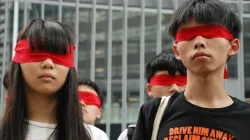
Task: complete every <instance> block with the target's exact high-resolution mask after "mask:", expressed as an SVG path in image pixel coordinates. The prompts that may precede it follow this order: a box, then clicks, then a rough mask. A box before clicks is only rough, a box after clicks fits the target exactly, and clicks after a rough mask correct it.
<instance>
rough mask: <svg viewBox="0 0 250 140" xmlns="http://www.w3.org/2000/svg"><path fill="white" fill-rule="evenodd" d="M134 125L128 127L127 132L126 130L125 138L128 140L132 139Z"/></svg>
mask: <svg viewBox="0 0 250 140" xmlns="http://www.w3.org/2000/svg"><path fill="white" fill-rule="evenodd" d="M135 126H136V125H135V124H134V125H129V126H128V128H127V130H128V134H127V137H128V140H132V138H133V134H134V131H135Z"/></svg>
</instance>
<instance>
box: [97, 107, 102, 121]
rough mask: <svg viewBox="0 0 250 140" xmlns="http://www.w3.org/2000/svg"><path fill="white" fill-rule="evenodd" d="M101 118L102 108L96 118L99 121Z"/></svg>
mask: <svg viewBox="0 0 250 140" xmlns="http://www.w3.org/2000/svg"><path fill="white" fill-rule="evenodd" d="M101 116H102V108H99V109H98V112H97V116H96V118H97V119H100V118H101Z"/></svg>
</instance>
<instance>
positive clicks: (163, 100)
mask: <svg viewBox="0 0 250 140" xmlns="http://www.w3.org/2000/svg"><path fill="white" fill-rule="evenodd" d="M170 97H171V96H163V97H161V103H160V105H159V107H158V110H157V113H156V115H155V120H154V126H153V131H152V136H151V140H156V138H157V134H158V130H159V126H160V123H161V119H162V115H163V113H164V110H165V108H166V107H167V105H168V101H169V99H170Z"/></svg>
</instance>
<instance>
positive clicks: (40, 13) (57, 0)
mask: <svg viewBox="0 0 250 140" xmlns="http://www.w3.org/2000/svg"><path fill="white" fill-rule="evenodd" d="M224 1H226V2H227V3H229V4H230V5H231V6H232V8H233V9H234V11H235V12H236V13H237V14H238V15H239V17H240V19H241V20H242V23H243V32H242V33H241V38H240V39H241V51H240V53H239V55H238V56H235V57H233V58H231V60H230V61H229V62H228V65H227V67H228V71H229V79H228V80H226V89H227V91H228V93H229V94H230V95H232V96H235V97H237V98H239V99H241V100H244V101H249V102H250V0H224ZM181 2H182V0H19V1H18V0H0V79H1V83H2V80H3V79H2V77H3V74H4V73H5V72H6V70H7V69H8V67H9V64H10V61H11V59H12V53H13V45H15V42H16V38H17V34H18V32H19V31H20V30H21V29H22V27H23V26H24V25H26V24H27V23H28V22H29V21H30V20H31V19H34V18H42V19H57V20H59V21H62V22H64V23H67V24H69V25H70V26H71V27H72V28H73V29H75V31H76V34H77V39H76V42H77V43H76V44H77V45H76V46H77V51H76V57H75V64H76V68H77V71H78V74H79V77H80V78H81V79H83V78H84V79H91V80H94V81H96V82H97V83H98V84H99V85H100V87H101V88H102V89H103V91H104V93H105V101H104V106H103V115H102V118H101V119H100V120H99V121H98V123H97V124H96V126H97V127H99V128H101V129H102V130H104V131H105V132H106V133H107V134H108V136H110V139H111V140H116V139H117V137H118V136H119V134H120V133H121V131H122V130H124V129H125V128H126V127H127V125H128V124H132V123H136V121H137V117H138V113H139V109H140V106H141V105H142V104H143V103H144V102H145V101H147V100H148V97H147V95H146V93H145V85H146V84H147V83H146V80H145V78H144V77H145V76H144V69H145V63H146V62H148V61H149V60H150V59H152V58H153V57H154V56H155V55H156V54H158V53H159V52H161V50H162V49H166V48H171V47H172V44H173V40H172V39H171V38H170V37H169V35H168V33H167V29H168V23H169V21H170V19H171V17H172V13H173V11H174V10H175V9H176V7H178V5H179V4H180V3H181ZM4 104H5V91H4V88H3V86H1V100H0V112H2V111H3V108H4Z"/></svg>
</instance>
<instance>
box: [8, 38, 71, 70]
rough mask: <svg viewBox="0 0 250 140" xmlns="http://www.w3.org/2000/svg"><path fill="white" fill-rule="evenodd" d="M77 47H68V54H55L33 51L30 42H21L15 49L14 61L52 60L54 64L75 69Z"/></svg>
mask: <svg viewBox="0 0 250 140" xmlns="http://www.w3.org/2000/svg"><path fill="white" fill-rule="evenodd" d="M74 50H75V46H70V45H69V46H68V54H55V53H50V52H45V51H37V50H34V51H32V50H31V49H30V43H29V40H20V41H19V42H18V43H17V44H16V47H15V52H16V53H15V56H14V58H13V61H14V62H16V63H27V62H37V61H43V60H46V59H51V60H52V61H53V62H54V63H57V64H60V65H63V66H66V67H74Z"/></svg>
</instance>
